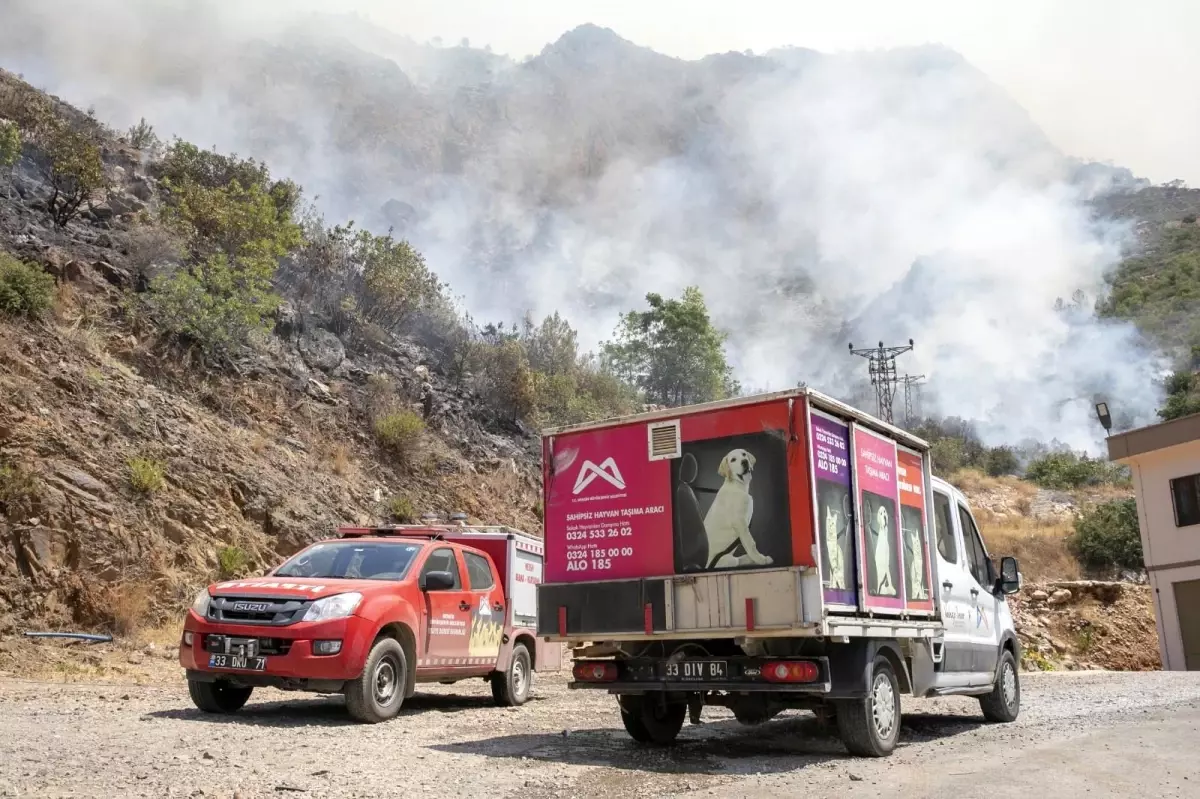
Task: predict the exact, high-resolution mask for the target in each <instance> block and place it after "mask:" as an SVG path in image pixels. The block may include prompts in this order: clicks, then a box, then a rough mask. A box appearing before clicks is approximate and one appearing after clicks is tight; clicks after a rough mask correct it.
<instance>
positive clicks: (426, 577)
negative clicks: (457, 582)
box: [420, 572, 454, 591]
mask: <svg viewBox="0 0 1200 799" xmlns="http://www.w3.org/2000/svg"><path fill="white" fill-rule="evenodd" d="M420 587H421V590H422V591H449V590H450V589H452V588H454V575H453V574H451V573H450V572H426V573H425V574H422V575H421V580H420Z"/></svg>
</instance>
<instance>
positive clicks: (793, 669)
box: [762, 660, 821, 682]
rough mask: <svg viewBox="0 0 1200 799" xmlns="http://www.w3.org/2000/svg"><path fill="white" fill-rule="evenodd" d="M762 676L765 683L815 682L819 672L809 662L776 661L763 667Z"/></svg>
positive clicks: (813, 664)
mask: <svg viewBox="0 0 1200 799" xmlns="http://www.w3.org/2000/svg"><path fill="white" fill-rule="evenodd" d="M762 676H763V679H764V680H766V681H767V682H815V681H816V680H817V679H819V678H820V676H821V670H820V669H819V668H818V667H817V664H816V663H813V662H812V661H811V660H777V661H773V662H771V663H767V664H765V665H764V666H763V669H762Z"/></svg>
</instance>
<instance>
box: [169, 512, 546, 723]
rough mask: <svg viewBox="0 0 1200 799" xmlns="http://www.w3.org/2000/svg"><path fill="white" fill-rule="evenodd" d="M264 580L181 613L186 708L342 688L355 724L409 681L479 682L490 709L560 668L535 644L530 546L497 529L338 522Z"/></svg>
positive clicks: (213, 593)
mask: <svg viewBox="0 0 1200 799" xmlns="http://www.w3.org/2000/svg"><path fill="white" fill-rule="evenodd" d="M338 532H339V537H338V538H336V539H330V540H325V541H319V542H317V543H315V544H312V545H311V546H309V547H308V548H306V549H304V550H302V551H301V552H299V553H297V554H296V555H294V556H293V557H291V558H289V559H288V560H287V561H286V562H284V563H283V564H281V565H280V566H278V567H276V568H275V569H273V570H272V571H271V572H269V573H268V574H267V576H265V577H260V578H252V579H245V580H230V581H226V582H220V583H215V584H213V585H210V586H209V587H208V588H206V589H204V590H203V591H201V592H200V593H199V594H198V595H197V597H196V600H195V602H194V603H193V604H192V608H191V609H190V610H189V611H188V613H187V618H186V620H185V621H184V625H183V637H182V641H181V645H180V647H179V663H180V665H182V666H183V668H184V669H185V670H186V672H187V680H188V689H189V691H190V693H191V696H192V701H193V702H194V703H195V704H196V706H197V707H198V708H200V709H201V710H203V711H207V712H210V713H233V712H235V711H237V710H239V709H240V708H241V707H242V706H243V705H244V704H245V703H246V701H247V700H248V699H249V698H250V694H251V693H252V692H253V690H254V689H255V688H257V687H274V688H280V689H284V690H298V691H314V692H318V693H344V694H345V696H346V707H347V709H348V710H349V712H350V715H351V716H353V717H354V718H356V719H358V720H360V721H364V722H372V723H373V722H379V721H385V720H387V719H390V718H392V717H394V716H395V715H396V714H397V713H398V712H399V710H400V706H401V704H403V702H404V700H405V699H406V698H407V697H409V696H412V695H413V692H414V690H415V685H416V683H418V682H441V683H453V682H457V681H458V680H462V679H467V678H480V677H481V678H483V679H485V680H488V681H490V682H491V685H492V695H493V697H494V698H495V701H496V703H497V704H499V705H508V706H513V705H520V704H522V703H524V702H525V700H526V699H527V698H528V696H529V690H530V686H531V683H532V678H533V671H534V670H538V671H554V670H557V669H559V668H561V660H562V650H561V647H560V645H558V644H554V645H546V644H545V643H544V642H539V641H538V639H537V635H536V627H537V604H536V603H537V591H536V588H537V584H538V583H539V582H541V577H542V560H543V550H542V543H541V541H539V540H538V539H536V538H532V537H530V536H527V535H525V534H523V533H521V532H519V531H517V530H513V529H512V528H507V527H463V526H454V525H447V526H441V525H432V526H431V525H420V526H416V525H394V526H388V527H374V528H364V527H352V528H341V529H339V531H338Z"/></svg>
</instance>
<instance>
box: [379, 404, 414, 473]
mask: <svg viewBox="0 0 1200 799" xmlns="http://www.w3.org/2000/svg"><path fill="white" fill-rule="evenodd" d="M424 430H425V422H423V421H422V420H421V417H420V416H417V415H416V414H415V413H413V412H412V411H408V410H398V411H391V412H390V413H386V414H384V415H383V416H380V417H379V418H378V419H376V420H375V437H376V438H377V439H378V440H379V445H380V446H381V447H383V448H384V449H385V450H387V451H388V452H390V453H391V454H392V455H394V456H396V457H397V458H399V459H400V460H402V461H407V460H408V458H409V457H410V456H411V455H412V454H413V450H414V449H415V448H416V446H417V442H419V441H420V440H421V433H423V432H424Z"/></svg>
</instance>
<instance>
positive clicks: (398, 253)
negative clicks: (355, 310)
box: [352, 230, 442, 329]
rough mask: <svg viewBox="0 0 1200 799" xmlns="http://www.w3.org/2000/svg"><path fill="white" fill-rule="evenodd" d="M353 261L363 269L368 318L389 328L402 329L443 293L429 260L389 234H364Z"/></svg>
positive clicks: (354, 248)
mask: <svg viewBox="0 0 1200 799" xmlns="http://www.w3.org/2000/svg"><path fill="white" fill-rule="evenodd" d="M352 260H353V261H354V262H357V263H359V264H361V265H362V280H363V286H364V288H365V289H366V291H365V297H364V302H363V312H364V316H365V317H366V318H367V319H368V320H369V321H372V322H375V323H376V324H380V325H383V326H384V327H387V328H392V329H395V328H399V327H401V326H403V325H404V324H405V323H407V322H408V321H410V320H411V318H412V315H413V314H414V313H415V312H416V311H417V310H419V309H420V308H422V307H424V306H426V305H427V304H428V303H430V302H431V301H432V300H433V299H434V298H435V297H437V296H438V295H439V294H440V293H441V291H442V284H441V283H440V282H439V281H438V279H437V276H436V275H434V274H433V272H431V271H430V270H429V267H428V266H427V265H426V264H425V258H424V257H423V256H422V255H421V253H419V252H417V250H416V248H415V247H413V246H412V245H411V244H409V243H408V242H407V241H404V240H400V241H396V240H395V239H393V238H392V231H391V230H389V231H388V232H387V235H385V236H376V235H374V234H372V233H369V232H368V231H365V230H361V231H359V233H358V236H357V237H356V238H355V239H354V241H353V246H352Z"/></svg>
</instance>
